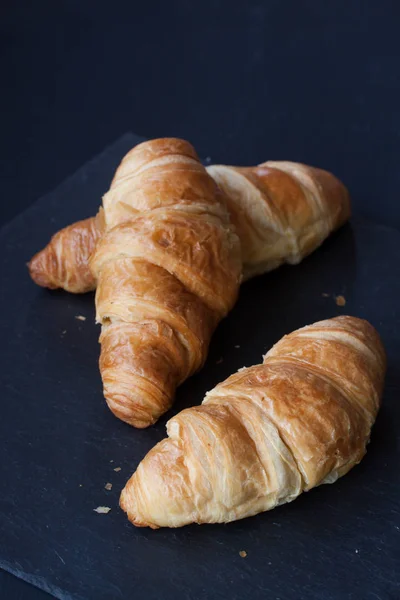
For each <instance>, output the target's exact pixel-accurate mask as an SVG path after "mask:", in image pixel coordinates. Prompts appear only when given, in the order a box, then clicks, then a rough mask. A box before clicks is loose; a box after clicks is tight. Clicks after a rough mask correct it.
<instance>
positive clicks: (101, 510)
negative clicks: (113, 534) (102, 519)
mask: <svg viewBox="0 0 400 600" xmlns="http://www.w3.org/2000/svg"><path fill="white" fill-rule="evenodd" d="M93 510H94V512H97V513H98V514H99V515H106V514H107V513H109V512H110V510H111V508H110V507H109V506H98V507H97V508H94V509H93Z"/></svg>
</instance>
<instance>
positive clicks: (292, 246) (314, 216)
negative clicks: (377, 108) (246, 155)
mask: <svg viewBox="0 0 400 600" xmlns="http://www.w3.org/2000/svg"><path fill="white" fill-rule="evenodd" d="M208 172H209V174H210V175H211V176H212V177H213V179H214V180H215V181H216V182H217V184H218V186H219V187H220V189H221V190H222V191H223V192H224V195H225V198H226V204H227V207H228V210H229V213H230V217H231V220H232V222H233V224H234V225H235V227H236V231H237V233H238V235H239V238H240V241H241V246H242V260H243V274H244V279H249V278H250V277H253V276H254V275H259V274H261V273H266V272H267V271H271V270H272V269H275V268H276V267H278V266H279V265H281V264H282V263H290V264H297V263H299V262H300V261H301V260H302V259H303V258H304V257H305V256H307V255H308V254H310V253H311V252H313V251H314V250H315V249H316V248H317V247H318V246H319V245H320V244H322V242H323V241H324V240H325V239H326V238H327V237H328V235H330V233H332V231H334V230H335V229H337V228H338V227H340V226H341V225H343V224H344V223H345V222H346V221H347V220H348V219H349V217H350V197H349V194H348V191H347V189H346V187H345V186H344V185H343V184H342V183H341V182H340V181H339V180H338V179H337V178H336V177H334V175H332V174H331V173H328V172H327V171H323V170H321V169H316V168H314V167H308V166H307V165H302V164H300V163H293V162H285V161H269V162H265V163H262V164H260V165H258V166H257V167H245V168H241V167H229V166H225V165H211V166H210V167H208Z"/></svg>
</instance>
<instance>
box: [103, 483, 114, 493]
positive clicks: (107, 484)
mask: <svg viewBox="0 0 400 600" xmlns="http://www.w3.org/2000/svg"><path fill="white" fill-rule="evenodd" d="M104 487H105V489H106V490H107V491H108V492H109V491H110V490H111V489H112V483H106V485H105V486H104Z"/></svg>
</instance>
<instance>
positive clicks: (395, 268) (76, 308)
mask: <svg viewBox="0 0 400 600" xmlns="http://www.w3.org/2000/svg"><path fill="white" fill-rule="evenodd" d="M136 139H137V138H135V137H134V136H130V135H127V136H125V137H124V138H122V139H121V140H120V141H119V142H118V143H116V144H115V145H114V146H112V147H110V148H109V149H108V150H107V151H106V152H105V153H103V154H102V155H101V156H100V157H98V158H97V159H96V160H94V161H92V162H91V163H90V164H89V165H88V166H86V167H85V168H83V169H81V170H80V171H79V172H78V173H77V174H76V175H75V176H74V177H73V178H71V179H69V180H68V181H66V182H65V183H64V184H62V185H61V186H60V187H59V188H58V189H57V190H56V191H55V192H53V193H52V194H50V195H49V196H47V197H45V198H43V199H42V200H40V201H39V202H38V203H37V204H35V205H34V206H32V207H31V208H30V209H29V210H28V211H26V212H25V213H23V214H21V215H20V216H19V217H18V218H17V219H15V220H14V221H13V222H11V223H10V224H9V225H8V226H6V227H5V228H4V229H3V231H2V233H1V235H0V255H1V256H2V265H1V280H2V281H3V285H2V287H1V309H2V314H3V319H2V321H1V339H2V340H3V344H2V347H1V354H2V356H1V361H2V369H1V372H0V382H1V383H0V385H1V390H2V403H3V416H2V419H1V421H0V453H1V456H2V460H1V463H0V464H1V467H0V468H1V473H0V481H1V483H2V488H3V492H2V494H1V495H0V531H1V545H0V566H2V567H4V568H5V569H7V570H9V571H11V572H13V573H14V574H17V575H18V576H19V577H21V578H23V579H25V580H27V581H30V582H32V583H33V584H35V585H36V586H38V587H40V588H42V589H45V590H47V591H49V592H50V593H52V594H53V595H55V596H56V597H58V598H63V599H64V598H65V599H67V598H74V599H80V598H84V599H92V598H96V600H103V599H107V600H109V599H114V598H116V599H117V598H130V597H134V598H137V599H138V600H139V599H140V600H141V599H146V600H147V599H149V600H150V599H153V598H154V599H156V598H160V597H163V598H171V599H172V598H176V599H178V600H181V599H182V600H183V599H189V598H196V599H207V600H208V599H212V600H214V599H221V600H222V599H225V598H227V597H231V598H233V599H236V598H237V599H238V600H239V599H243V598H251V599H254V600H257V599H258V598H260V599H261V598H273V599H277V598H279V599H280V600H301V599H303V598H304V599H307V600H309V599H311V600H320V599H322V598H323V599H327V600H342V599H344V598H345V599H347V598H348V599H358V598H363V599H367V600H368V599H371V600H373V599H375V598H382V599H385V600H386V599H388V600H389V599H395V598H398V597H399V594H400V587H399V580H398V564H399V558H400V552H399V548H400V546H399V541H400V529H399V528H400V516H399V484H400V473H399V468H398V465H399V441H400V440H399V438H400V435H399V429H398V422H399V419H400V404H399V402H398V395H399V391H400V375H399V372H400V370H399V365H400V339H399V326H400V309H399V297H400V264H399V260H398V257H399V252H400V233H399V232H397V231H396V230H394V229H390V228H387V227H383V226H376V225H371V224H369V223H368V222H363V221H359V220H355V221H354V223H353V224H352V226H346V227H345V228H343V229H342V230H341V231H340V232H338V233H337V234H335V235H334V236H333V237H332V238H331V239H330V240H328V241H327V242H326V243H325V244H324V245H323V247H322V248H321V249H320V250H318V251H317V252H316V253H315V254H314V255H312V256H311V257H309V258H308V259H307V260H305V261H304V262H303V263H302V264H301V265H300V266H298V267H291V268H289V267H288V268H282V269H280V270H278V271H276V272H274V273H271V274H269V275H266V276H263V277H259V278H257V279H255V280H253V281H251V282H249V283H247V284H245V285H244V286H243V288H242V290H241V294H240V299H239V302H238V304H237V306H236V308H235V309H234V311H233V312H232V313H231V315H230V316H229V317H228V318H227V319H226V320H225V321H223V322H222V323H221V325H220V327H219V328H218V330H217V333H216V335H215V337H214V338H213V341H212V345H211V349H210V355H209V359H208V362H207V365H206V367H205V368H204V369H203V370H202V372H201V373H199V374H198V375H196V376H194V377H193V378H192V379H190V380H189V381H188V382H187V383H186V384H184V385H183V386H182V387H181V388H180V390H179V392H178V395H177V400H176V403H175V406H174V408H173V410H172V411H171V412H170V413H169V414H168V415H167V416H166V417H165V418H164V419H162V421H161V422H159V423H158V424H157V425H156V426H155V427H153V428H150V429H147V430H141V431H140V430H134V429H131V428H129V427H128V426H127V425H125V424H123V423H121V422H119V421H118V420H116V419H115V418H114V417H113V416H112V414H111V413H110V412H109V411H108V409H107V408H106V406H105V403H104V401H103V399H102V393H101V381H100V376H99V373H98V368H97V358H98V352H99V348H98V344H97V338H98V334H99V330H98V328H97V327H96V326H95V325H94V324H93V318H94V307H93V297H92V295H86V296H71V295H68V294H66V293H63V292H48V291H45V290H42V289H40V288H38V287H36V286H35V285H34V284H33V283H32V282H31V281H30V280H29V277H28V274H27V271H26V267H25V264H24V263H25V262H26V261H27V260H28V259H29V258H30V255H31V254H32V253H33V252H35V251H36V250H37V249H38V248H40V247H41V246H42V245H43V244H44V243H45V242H46V241H47V239H48V237H49V235H50V234H51V233H52V232H53V231H54V230H56V229H58V228H59V227H60V226H63V225H65V224H67V223H69V222H70V221H71V220H72V219H76V218H79V217H84V216H87V215H89V214H91V213H93V211H94V210H95V208H96V206H97V204H98V198H99V196H100V195H101V194H102V193H103V192H104V191H105V190H106V189H107V186H108V183H109V181H110V179H111V177H112V175H113V170H114V168H115V166H116V165H117V163H118V162H119V160H120V158H121V157H122V156H123V154H124V153H125V152H126V151H127V150H128V148H130V147H131V145H133V142H134V140H136ZM4 283H5V285H4ZM323 294H329V297H325V296H323ZM336 294H343V295H344V296H345V297H346V300H347V304H346V307H345V308H339V307H337V306H336V304H335V302H334V296H335V295H336ZM344 313H347V314H351V315H357V316H360V317H365V318H367V319H369V320H370V321H371V322H372V323H373V324H374V325H375V326H376V327H377V328H378V330H379V331H380V333H381V335H382V337H383V340H384V343H385V346H386V348H387V351H388V359H389V369H388V377H387V384H386V390H385V396H384V401H383V407H382V410H381V412H380V415H379V417H378V420H377V423H376V426H375V427H374V430H373V435H372V441H371V444H370V446H369V450H368V454H367V456H366V457H365V459H364V460H363V462H362V463H361V465H359V466H358V467H356V468H355V469H354V470H353V471H352V472H351V473H349V475H348V476H346V477H345V478H343V479H342V480H340V481H338V482H337V483H336V484H334V485H332V486H328V485H325V486H322V487H320V488H318V489H316V490H313V491H312V492H310V493H307V494H304V495H303V496H302V497H300V498H299V499H298V500H296V501H295V502H294V503H292V504H290V505H287V506H283V507H280V508H278V509H276V510H274V511H271V512H270V513H266V514H263V515H259V516H257V517H254V518H252V519H248V520H245V521H242V522H237V523H233V524H230V525H227V526H201V527H198V526H190V527H186V528H183V529H181V530H176V531H171V530H159V531H155V532H154V531H149V530H146V529H136V528H134V527H133V526H131V525H130V524H129V523H128V522H127V520H126V518H125V516H124V515H123V513H122V512H121V511H120V509H119V508H118V497H119V492H120V490H121V488H122V487H123V485H124V483H125V481H126V480H127V478H128V477H129V476H130V474H131V473H132V472H133V470H134V469H135V467H136V466H137V464H138V462H139V461H140V459H141V458H142V457H143V456H144V454H145V453H146V452H147V450H149V449H150V448H151V447H152V446H153V445H154V444H155V443H156V442H157V441H158V440H160V439H161V438H162V437H164V435H165V428H164V427H165V422H166V419H167V418H168V417H170V416H171V415H172V414H174V413H175V412H176V411H179V410H181V409H182V408H184V407H186V406H190V405H193V404H197V403H199V402H200V401H201V400H202V398H203V395H204V392H205V391H206V390H207V389H210V388H211V387H213V386H214V385H215V384H216V383H217V382H218V381H221V380H223V379H224V378H225V377H226V376H227V375H229V374H230V373H232V372H234V371H236V370H237V369H238V368H239V367H242V366H244V365H246V366H248V365H251V364H254V363H258V362H260V360H261V355H262V354H263V353H264V352H265V351H266V349H267V348H269V347H270V346H271V345H272V344H273V343H274V342H275V341H277V340H278V339H279V338H280V337H281V336H282V335H283V334H284V333H287V332H289V331H291V330H293V329H295V328H297V327H300V326H302V325H305V324H307V323H310V322H313V321H316V320H318V319H322V318H327V317H331V316H334V315H337V314H344ZM77 315H83V316H85V317H86V321H80V320H77V319H76V318H75V317H76V316H77ZM236 345H239V346H240V348H235V346H236ZM221 358H222V359H223V360H222V362H221V361H220V359H221ZM111 461H112V462H111ZM116 467H121V471H119V472H115V471H114V468H116ZM107 482H111V483H112V484H113V488H112V491H110V492H107V491H106V490H105V489H104V486H105V484H106V483H107ZM99 505H106V506H110V507H111V512H110V513H109V514H107V515H99V514H96V513H95V512H93V509H94V508H96V507H97V506H99ZM240 550H245V551H246V552H247V557H246V558H241V557H240V556H239V551H240Z"/></svg>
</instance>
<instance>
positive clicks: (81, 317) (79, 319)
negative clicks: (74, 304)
mask: <svg viewBox="0 0 400 600" xmlns="http://www.w3.org/2000/svg"><path fill="white" fill-rule="evenodd" d="M75 319H78V321H86V317H84V316H83V315H76V316H75Z"/></svg>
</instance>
